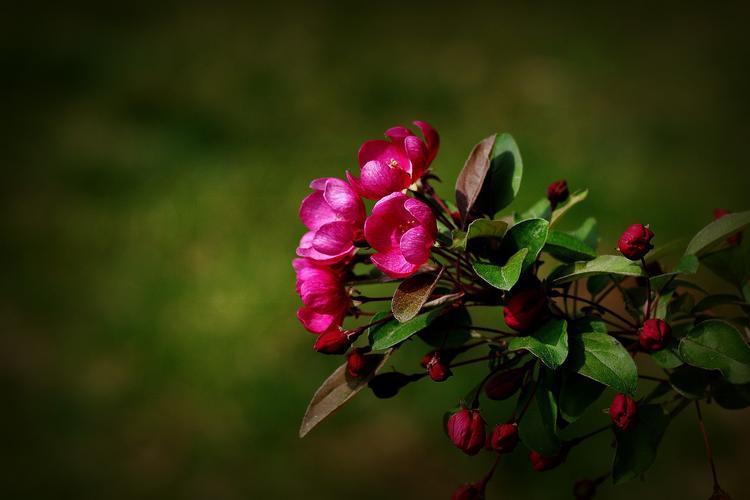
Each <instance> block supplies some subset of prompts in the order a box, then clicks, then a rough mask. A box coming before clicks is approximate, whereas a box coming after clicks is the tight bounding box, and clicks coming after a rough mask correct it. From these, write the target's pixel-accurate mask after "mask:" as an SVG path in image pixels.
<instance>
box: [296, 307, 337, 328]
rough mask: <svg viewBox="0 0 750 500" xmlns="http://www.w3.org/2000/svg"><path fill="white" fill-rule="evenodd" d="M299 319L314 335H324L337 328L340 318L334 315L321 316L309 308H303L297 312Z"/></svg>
mask: <svg viewBox="0 0 750 500" xmlns="http://www.w3.org/2000/svg"><path fill="white" fill-rule="evenodd" d="M297 319H298V320H299V322H300V323H302V326H304V327H305V329H306V330H308V331H310V332H312V333H322V332H324V331H326V330H328V329H329V328H331V327H332V326H336V322H337V319H338V318H337V317H336V316H335V315H333V314H325V313H323V314H321V313H317V312H315V311H313V310H312V309H310V308H308V307H302V308H300V309H298V310H297Z"/></svg>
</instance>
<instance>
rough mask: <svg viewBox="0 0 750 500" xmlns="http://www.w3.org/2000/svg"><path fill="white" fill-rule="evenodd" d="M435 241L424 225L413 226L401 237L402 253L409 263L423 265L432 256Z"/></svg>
mask: <svg viewBox="0 0 750 500" xmlns="http://www.w3.org/2000/svg"><path fill="white" fill-rule="evenodd" d="M433 241H434V240H433V239H432V237H431V236H430V234H429V233H428V232H427V230H426V229H425V228H424V227H422V226H417V227H414V228H411V229H409V230H408V231H406V232H405V233H404V235H403V236H402V237H401V244H400V247H401V253H402V254H403V256H404V259H406V260H407V261H408V262H409V263H411V264H414V265H416V266H421V265H422V264H424V263H425V262H427V260H428V259H429V258H430V247H432V243H433Z"/></svg>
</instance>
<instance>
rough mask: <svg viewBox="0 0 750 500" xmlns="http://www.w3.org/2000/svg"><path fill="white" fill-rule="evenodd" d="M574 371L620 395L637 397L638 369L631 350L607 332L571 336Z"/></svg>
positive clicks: (571, 367) (571, 358)
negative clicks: (627, 349)
mask: <svg viewBox="0 0 750 500" xmlns="http://www.w3.org/2000/svg"><path fill="white" fill-rule="evenodd" d="M568 363H569V366H570V369H571V370H573V371H576V372H578V373H580V374H581V375H583V376H584V377H588V378H590V379H593V380H596V381H597V382H601V383H602V384H605V385H608V386H610V387H612V388H613V389H615V390H616V391H618V392H623V393H625V394H630V395H634V394H635V391H636V388H637V387H638V370H637V369H636V366H635V363H634V362H633V358H632V357H631V356H630V354H629V353H628V351H626V350H625V348H624V347H623V346H622V344H620V342H618V341H617V339H615V338H614V337H611V336H609V335H608V334H605V333H597V332H583V333H580V334H576V335H571V336H570V355H569V357H568Z"/></svg>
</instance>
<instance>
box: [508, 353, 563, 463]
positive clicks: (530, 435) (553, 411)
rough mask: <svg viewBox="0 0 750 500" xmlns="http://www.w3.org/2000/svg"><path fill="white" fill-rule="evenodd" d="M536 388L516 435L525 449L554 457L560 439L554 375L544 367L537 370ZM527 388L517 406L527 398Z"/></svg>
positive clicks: (558, 448) (558, 447) (530, 388)
mask: <svg viewBox="0 0 750 500" xmlns="http://www.w3.org/2000/svg"><path fill="white" fill-rule="evenodd" d="M536 383H537V384H538V385H537V388H536V391H535V392H534V393H533V398H534V399H533V400H532V401H531V403H530V404H529V407H528V409H527V410H526V413H525V414H524V416H523V418H522V419H521V422H520V424H519V426H518V435H519V437H520V438H521V441H522V442H523V444H524V445H526V447H528V448H530V449H532V450H535V451H537V452H539V453H541V454H542V455H548V456H549V455H554V454H556V453H557V452H558V451H559V450H560V445H561V443H560V438H558V436H557V403H556V402H555V401H556V399H555V394H556V392H557V391H556V390H555V387H554V374H553V373H552V372H550V371H548V370H545V369H544V367H541V368H540V370H539V380H538V381H537V382H536ZM529 390H533V388H532V387H527V388H526V391H525V393H526V394H525V397H524V395H522V396H521V397H520V398H519V399H518V402H519V405H521V404H524V403H525V401H526V400H528V397H529Z"/></svg>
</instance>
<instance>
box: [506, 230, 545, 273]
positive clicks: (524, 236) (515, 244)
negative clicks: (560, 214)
mask: <svg viewBox="0 0 750 500" xmlns="http://www.w3.org/2000/svg"><path fill="white" fill-rule="evenodd" d="M548 228H549V222H547V221H546V220H544V219H527V220H525V221H521V222H519V223H518V224H516V225H515V226H513V227H512V228H510V229H509V230H508V232H507V233H506V234H505V238H503V243H502V245H501V246H500V254H501V255H504V256H508V257H510V256H511V255H514V254H516V253H517V252H518V251H519V250H521V249H522V248H527V249H528V253H527V254H526V257H525V258H524V263H523V267H524V269H525V268H527V267H529V266H531V265H532V264H533V263H534V261H536V257H537V255H539V252H540V251H541V250H542V247H544V243H545V241H547V230H548Z"/></svg>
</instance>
